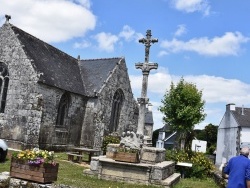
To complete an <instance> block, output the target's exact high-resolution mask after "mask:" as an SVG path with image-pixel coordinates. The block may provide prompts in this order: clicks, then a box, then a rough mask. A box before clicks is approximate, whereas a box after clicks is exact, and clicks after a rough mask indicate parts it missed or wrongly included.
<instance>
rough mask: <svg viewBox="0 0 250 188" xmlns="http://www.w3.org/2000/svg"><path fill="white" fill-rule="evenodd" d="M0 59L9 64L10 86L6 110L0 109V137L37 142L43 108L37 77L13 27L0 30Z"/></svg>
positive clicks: (15, 141) (18, 143)
mask: <svg viewBox="0 0 250 188" xmlns="http://www.w3.org/2000/svg"><path fill="white" fill-rule="evenodd" d="M0 44H1V46H0V62H3V63H5V64H6V65H7V67H8V71H9V86H8V92H7V99H6V100H7V102H6V107H5V112H4V113H0V138H4V139H6V141H7V142H8V145H9V147H14V148H22V147H24V145H27V146H31V145H34V146H37V144H38V135H39V126H40V121H41V115H42V113H41V109H39V108H37V106H38V101H37V95H38V92H37V84H36V83H37V81H38V76H37V74H36V73H35V71H34V69H33V67H32V65H31V60H30V59H29V58H27V56H26V54H25V52H24V51H23V49H22V46H21V45H20V43H19V41H18V40H17V39H16V38H15V35H14V33H13V32H12V31H11V30H7V29H6V27H5V26H3V27H2V28H1V30H0Z"/></svg>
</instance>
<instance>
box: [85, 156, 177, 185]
mask: <svg viewBox="0 0 250 188" xmlns="http://www.w3.org/2000/svg"><path fill="white" fill-rule="evenodd" d="M174 168H175V164H174V162H172V161H163V162H160V163H156V164H146V163H126V162H119V161H115V160H113V159H111V158H107V157H106V156H99V157H92V160H91V164H90V169H88V170H84V171H83V173H84V174H87V175H91V176H98V178H99V179H105V180H112V181H122V182H127V183H136V184H144V185H159V186H164V187H167V188H168V187H169V188H170V187H172V186H173V185H174V184H176V183H177V182H178V181H179V180H180V174H177V173H174Z"/></svg>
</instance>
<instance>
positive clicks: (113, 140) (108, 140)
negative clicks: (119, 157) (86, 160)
mask: <svg viewBox="0 0 250 188" xmlns="http://www.w3.org/2000/svg"><path fill="white" fill-rule="evenodd" d="M120 140H121V139H120V137H119V136H112V135H108V136H105V137H104V138H103V142H102V151H103V153H104V154H106V150H107V145H108V144H119V143H120Z"/></svg>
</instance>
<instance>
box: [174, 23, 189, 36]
mask: <svg viewBox="0 0 250 188" xmlns="http://www.w3.org/2000/svg"><path fill="white" fill-rule="evenodd" d="M186 32H187V28H186V26H185V25H183V24H181V25H178V28H177V30H176V31H175V33H174V36H176V37H179V36H182V35H183V34H185V33H186Z"/></svg>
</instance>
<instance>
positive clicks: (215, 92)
mask: <svg viewBox="0 0 250 188" xmlns="http://www.w3.org/2000/svg"><path fill="white" fill-rule="evenodd" d="M249 7H250V1H248V0H241V1H240V2H239V1H236V0H232V1H228V0H227V1H226V0H220V1H218V0H119V1H117V0H105V1H104V0H11V1H10V0H0V25H2V24H3V23H4V22H5V18H4V15H5V14H10V15H11V16H12V19H11V20H10V22H11V23H12V24H14V25H15V26H17V27H19V28H21V29H23V30H25V31H27V32H28V33H30V34H32V35H34V36H36V37H38V38H40V39H42V40H44V41H46V42H48V43H50V44H52V45H53V46H55V47H57V48H59V49H60V50H62V51H64V52H66V53H68V54H70V55H72V56H73V57H77V56H78V55H80V56H81V59H92V58H109V57H121V56H124V57H125V60H126V63H127V67H128V72H129V75H130V80H131V85H132V89H133V92H134V96H135V98H137V97H140V90H141V83H142V73H141V70H138V69H135V63H138V62H143V61H144V56H145V54H144V53H145V49H144V46H143V45H142V44H140V43H138V39H140V38H142V37H145V34H146V30H148V29H150V30H151V31H152V37H153V38H158V40H159V42H158V43H155V44H153V45H152V46H151V49H150V58H149V60H150V62H153V63H158V65H159V67H158V69H157V70H153V71H151V72H150V76H149V86H148V97H149V98H150V102H151V103H152V104H153V115H154V121H155V125H154V129H158V128H161V127H162V126H163V122H162V114H161V113H160V112H159V111H158V107H159V106H160V105H161V99H162V98H163V95H164V93H165V92H166V90H167V89H169V86H170V83H171V82H172V81H173V82H174V83H177V82H178V81H179V80H180V78H181V77H184V79H185V80H186V81H188V82H192V83H194V84H196V86H197V88H198V89H199V90H202V91H203V99H204V100H205V101H206V105H205V112H206V114H207V117H206V119H205V121H203V122H202V123H200V124H199V125H196V128H204V126H205V125H207V124H209V123H213V124H215V125H218V124H219V123H220V121H221V119H222V116H223V114H224V112H225V105H226V104H228V103H235V104H236V106H240V107H241V106H242V105H244V107H249V106H250V79H249V77H250V76H249V68H250V67H249V63H250V26H249V20H250V12H249Z"/></svg>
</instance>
